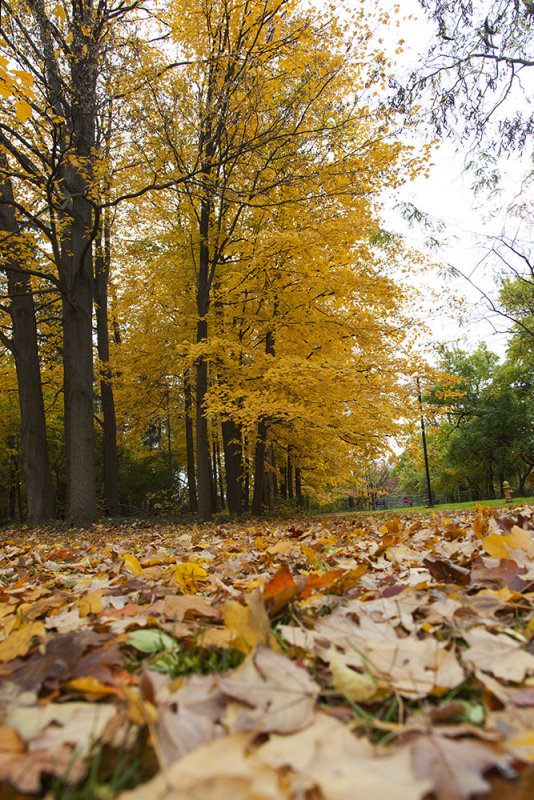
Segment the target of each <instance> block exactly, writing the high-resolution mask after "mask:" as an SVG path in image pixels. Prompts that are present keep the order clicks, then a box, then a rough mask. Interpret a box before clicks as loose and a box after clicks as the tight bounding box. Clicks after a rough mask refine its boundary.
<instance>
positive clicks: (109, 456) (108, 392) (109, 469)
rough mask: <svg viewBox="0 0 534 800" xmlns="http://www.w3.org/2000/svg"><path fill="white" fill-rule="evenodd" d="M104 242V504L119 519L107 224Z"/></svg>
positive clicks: (100, 268)
mask: <svg viewBox="0 0 534 800" xmlns="http://www.w3.org/2000/svg"><path fill="white" fill-rule="evenodd" d="M103 233H104V235H103V242H102V241H101V242H100V243H99V244H100V246H99V248H98V250H97V254H96V258H95V282H94V294H95V311H96V336H97V349H98V358H99V360H100V402H101V405H102V420H103V423H102V429H103V451H104V503H105V509H106V513H107V514H108V515H109V516H110V517H115V516H117V515H118V514H119V512H120V503H119V457H118V452H117V415H116V413H115V398H114V396H113V383H112V380H113V376H112V372H111V366H110V363H109V324H108V282H109V273H110V260H111V254H110V245H111V243H110V240H109V236H110V231H109V225H108V223H107V222H106V223H105V224H104V232H103Z"/></svg>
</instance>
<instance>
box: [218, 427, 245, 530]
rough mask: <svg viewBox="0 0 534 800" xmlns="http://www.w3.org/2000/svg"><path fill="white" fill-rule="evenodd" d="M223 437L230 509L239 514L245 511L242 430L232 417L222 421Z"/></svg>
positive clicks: (231, 512) (227, 495)
mask: <svg viewBox="0 0 534 800" xmlns="http://www.w3.org/2000/svg"><path fill="white" fill-rule="evenodd" d="M222 437H223V448H224V465H225V470H226V497H227V500H228V511H229V513H230V514H238V515H239V514H241V513H242V511H243V449H242V445H241V430H240V428H239V426H238V425H236V423H235V422H234V421H233V420H232V419H226V420H224V422H223V423H222Z"/></svg>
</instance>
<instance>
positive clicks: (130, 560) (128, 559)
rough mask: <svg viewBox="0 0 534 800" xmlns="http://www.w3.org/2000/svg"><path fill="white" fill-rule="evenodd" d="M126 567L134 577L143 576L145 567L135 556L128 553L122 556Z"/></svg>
mask: <svg viewBox="0 0 534 800" xmlns="http://www.w3.org/2000/svg"><path fill="white" fill-rule="evenodd" d="M121 558H122V560H123V563H124V566H125V567H126V569H129V570H130V572H133V574H134V575H142V574H143V567H142V566H141V564H140V563H139V561H138V560H137V558H136V557H135V556H133V555H132V554H131V553H127V554H126V555H124V556H121Z"/></svg>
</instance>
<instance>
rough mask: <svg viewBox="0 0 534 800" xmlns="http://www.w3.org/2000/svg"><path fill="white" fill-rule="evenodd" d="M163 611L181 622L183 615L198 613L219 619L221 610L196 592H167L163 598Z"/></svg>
mask: <svg viewBox="0 0 534 800" xmlns="http://www.w3.org/2000/svg"><path fill="white" fill-rule="evenodd" d="M163 613H164V614H165V615H166V616H167V617H170V618H171V619H177V620H178V622H181V621H182V620H183V619H184V617H185V616H191V615H194V614H199V615H200V616H202V617H211V618H212V619H220V617H221V612H220V611H219V609H217V608H214V607H213V606H212V605H211V603H210V601H209V600H208V599H207V598H206V597H202V595H198V594H182V595H175V594H168V595H166V596H165V598H164V600H163Z"/></svg>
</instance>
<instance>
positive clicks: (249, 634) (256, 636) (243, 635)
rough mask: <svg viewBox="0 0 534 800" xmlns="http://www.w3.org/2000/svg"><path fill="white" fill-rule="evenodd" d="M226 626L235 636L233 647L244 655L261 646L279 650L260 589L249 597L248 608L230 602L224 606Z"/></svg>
mask: <svg viewBox="0 0 534 800" xmlns="http://www.w3.org/2000/svg"><path fill="white" fill-rule="evenodd" d="M224 624H225V626H226V627H227V628H228V630H229V631H231V633H232V634H233V637H234V638H233V640H232V646H233V647H235V648H236V650H241V652H242V653H250V652H251V650H255V648H256V647H257V646H258V645H259V644H263V645H265V646H266V647H271V649H274V650H279V647H278V644H277V642H276V640H275V639H274V637H273V635H272V633H271V623H270V620H269V617H268V615H267V612H266V610H265V605H264V602H263V597H262V595H261V592H260V591H259V589H255V590H254V591H252V592H250V594H248V595H247V605H246V606H243V605H241V603H238V602H237V600H228V601H227V602H226V603H225V606H224Z"/></svg>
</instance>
